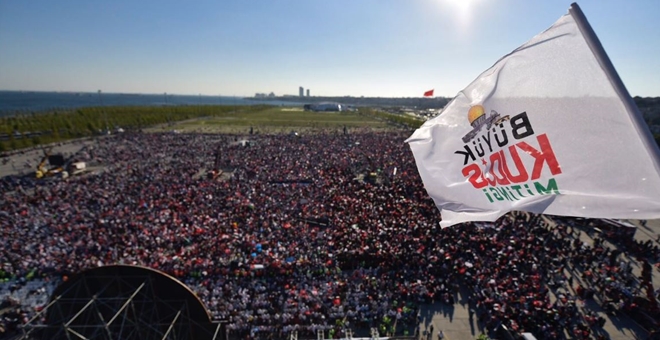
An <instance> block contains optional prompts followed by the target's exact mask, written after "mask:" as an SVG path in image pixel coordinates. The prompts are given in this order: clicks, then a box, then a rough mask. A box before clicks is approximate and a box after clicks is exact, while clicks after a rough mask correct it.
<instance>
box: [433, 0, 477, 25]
mask: <svg viewBox="0 0 660 340" xmlns="http://www.w3.org/2000/svg"><path fill="white" fill-rule="evenodd" d="M478 2H479V0H440V3H441V4H442V5H443V7H444V8H445V10H447V11H449V12H450V13H451V16H452V17H454V18H455V19H456V20H457V23H458V27H459V29H460V30H461V31H464V30H467V28H468V27H470V26H471V22H472V16H473V13H472V12H474V8H475V5H477V3H478Z"/></svg>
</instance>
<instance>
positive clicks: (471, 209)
mask: <svg viewBox="0 0 660 340" xmlns="http://www.w3.org/2000/svg"><path fill="white" fill-rule="evenodd" d="M407 142H408V143H409V144H410V147H411V149H412V151H413V154H414V156H415V162H416V163H417V168H418V170H419V173H420V175H421V177H422V180H423V182H424V186H425V187H426V190H427V191H428V193H429V195H430V196H431V197H432V198H433V200H434V201H435V204H436V205H437V206H438V208H439V209H440V211H441V215H442V222H441V225H442V226H450V225H453V224H456V223H461V222H466V221H494V220H496V219H497V218H499V217H500V216H502V215H504V214H505V213H507V212H509V211H512V210H520V211H528V212H534V213H547V214H554V215H564V216H581V217H590V218H631V219H651V218H660V161H659V156H658V155H659V152H658V148H657V145H656V144H655V142H654V141H653V138H652V136H651V134H650V132H649V130H648V127H647V126H646V124H645V123H644V121H643V119H642V117H641V114H640V113H639V110H638V109H637V107H636V106H635V104H634V102H633V101H632V98H630V95H629V94H628V91H627V90H626V89H625V86H624V85H623V83H622V82H621V79H620V78H619V76H618V75H617V73H616V71H615V70H614V67H613V66H612V64H611V62H610V60H609V58H608V57H607V55H606V54H605V51H604V50H603V48H602V46H601V45H600V42H599V41H598V38H597V37H596V35H595V34H594V32H593V30H592V29H591V27H590V26H589V24H588V22H587V21H586V18H585V17H584V15H583V14H582V11H581V10H580V8H579V7H578V6H577V5H576V4H573V5H572V6H571V8H570V10H569V13H568V14H566V15H564V16H562V17H561V18H560V19H559V20H558V21H557V22H555V24H554V25H552V26H551V27H550V28H549V29H547V30H546V31H544V32H542V33H540V34H538V35H537V36H535V37H533V38H532V39H531V40H530V41H528V42H527V43H525V44H524V45H522V46H520V47H519V48H517V49H516V50H514V51H513V52H511V53H510V54H508V55H506V56H504V57H502V58H501V59H500V60H499V61H497V62H496V63H495V65H493V66H492V67H491V68H490V69H488V70H486V71H485V72H483V73H482V74H481V75H480V76H479V77H478V78H477V79H476V80H475V81H473V82H472V83H471V84H470V85H468V86H467V87H466V88H465V89H464V90H463V91H461V92H460V93H459V94H458V95H457V96H456V97H455V98H454V99H453V100H452V101H451V102H450V103H449V104H447V106H446V107H445V108H444V109H443V111H442V113H441V114H440V115H438V116H437V117H435V118H433V119H431V120H429V121H427V122H426V123H424V124H423V125H422V126H421V127H420V128H419V129H418V130H417V131H415V132H414V133H413V135H412V136H411V137H410V138H409V139H408V140H407Z"/></svg>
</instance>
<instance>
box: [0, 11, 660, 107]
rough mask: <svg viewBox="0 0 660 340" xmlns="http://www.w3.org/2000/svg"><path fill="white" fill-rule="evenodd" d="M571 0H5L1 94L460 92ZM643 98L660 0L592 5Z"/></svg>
mask: <svg viewBox="0 0 660 340" xmlns="http://www.w3.org/2000/svg"><path fill="white" fill-rule="evenodd" d="M571 2H572V1H568V0H566V1H565V0H331V1H328V0H325V1H320V0H318V1H317V0H278V1H273V0H250V1H243V0H231V1H230V0H222V1H220V0H208V1H206V0H204V1H189V2H183V1H173V0H159V1H139V2H138V1H134V0H112V1H82V0H80V1H68V0H60V1H51V0H48V1H47V0H34V1H9V0H4V1H2V0H0V89H2V90H33V91H96V90H99V89H101V90H103V91H104V92H127V93H163V92H167V93H176V94H205V95H227V96H231V95H241V96H243V95H253V94H254V93H255V92H271V91H273V92H275V94H277V95H283V94H297V91H298V86H303V87H305V88H310V89H311V94H312V95H325V96H340V95H351V96H380V97H409V96H411V97H416V96H421V94H422V93H423V92H424V91H426V90H429V89H435V94H436V95H438V96H447V97H453V96H454V95H456V93H457V92H458V91H460V90H461V89H462V88H464V87H465V86H467V85H468V84H469V83H470V82H471V81H472V80H474V78H476V77H477V76H478V75H479V74H480V73H481V72H482V71H484V70H485V69H487V68H488V67H490V66H491V65H492V64H493V63H494V62H495V61H497V59H499V58H500V57H501V56H503V55H504V54H506V53H508V52H510V51H511V50H513V49H515V48H516V47H518V46H519V45H521V44H523V43H524V42H525V41H527V40H529V39H530V38H531V37H533V36H534V35H536V34H537V33H540V32H541V31H543V30H545V29H546V28H548V27H549V26H550V25H552V24H553V23H554V22H555V21H556V20H557V19H558V18H559V17H560V16H561V15H563V14H565V13H566V12H567V11H568V7H569V6H570V4H571ZM578 3H579V4H580V6H581V8H582V10H583V11H584V13H585V15H586V16H587V19H588V20H589V22H590V23H591V25H592V27H593V28H594V30H595V32H596V34H597V35H598V36H599V38H600V40H601V42H602V44H603V46H604V47H605V50H606V51H607V53H608V55H609V56H610V59H611V60H612V62H613V63H614V66H615V67H616V69H617V70H618V72H619V75H620V76H621V78H622V79H623V81H624V83H625V84H626V86H627V88H628V90H629V92H630V93H631V94H632V95H640V96H660V34H658V32H660V20H658V14H660V1H658V0H635V1H618V0H617V1H614V0H585V1H578Z"/></svg>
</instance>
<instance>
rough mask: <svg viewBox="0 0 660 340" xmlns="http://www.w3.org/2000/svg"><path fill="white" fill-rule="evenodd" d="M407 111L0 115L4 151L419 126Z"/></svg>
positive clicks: (145, 109) (257, 108) (114, 110)
mask: <svg viewBox="0 0 660 340" xmlns="http://www.w3.org/2000/svg"><path fill="white" fill-rule="evenodd" d="M421 123H422V121H421V120H416V119H414V118H411V117H406V116H403V115H394V114H389V113H385V112H380V111H378V110H373V109H369V108H361V109H360V110H359V111H344V112H311V111H303V110H302V108H295V107H273V106H266V105H254V106H222V105H208V106H112V107H86V108H78V109H61V110H57V111H51V112H41V113H30V114H24V115H17V116H10V117H0V152H6V151H10V150H16V149H23V148H28V147H34V146H38V145H43V144H49V143H55V142H62V141H66V140H71V139H77V138H84V137H91V136H98V135H102V134H104V133H105V130H106V129H109V130H111V131H114V130H116V129H118V128H122V129H124V130H125V131H135V130H142V131H146V132H163V131H172V130H178V131H180V132H184V133H185V132H199V133H236V134H241V133H247V132H249V131H250V128H252V129H253V130H254V132H255V133H288V132H291V131H341V130H342V129H343V128H344V127H346V128H348V129H351V130H353V129H358V128H359V129H377V130H382V129H394V128H397V127H398V128H417V127H418V126H419V125H420V124H421Z"/></svg>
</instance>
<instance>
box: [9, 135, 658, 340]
mask: <svg viewBox="0 0 660 340" xmlns="http://www.w3.org/2000/svg"><path fill="white" fill-rule="evenodd" d="M406 137H407V134H402V133H400V132H369V131H359V132H351V133H349V134H342V133H339V132H338V133H327V132H322V133H316V134H309V135H302V136H298V135H263V136H254V138H253V139H252V141H251V143H239V137H238V136H228V135H187V134H125V135H120V136H117V137H112V138H104V139H99V141H98V142H97V143H96V144H94V145H93V147H91V148H89V149H88V150H87V151H86V152H85V153H84V154H83V155H81V156H80V157H82V160H87V161H92V162H98V163H100V164H104V165H106V168H105V169H104V170H103V171H102V172H101V173H99V174H94V175H86V176H80V177H71V178H69V179H67V180H65V181H44V182H42V183H40V184H39V185H36V186H34V187H33V188H25V185H24V184H25V183H24V182H18V181H15V180H14V179H12V178H9V177H6V178H3V179H2V183H1V185H2V188H3V190H4V192H5V193H4V196H3V200H2V202H1V204H2V209H0V210H1V211H2V213H1V214H0V266H1V267H0V280H3V279H5V280H8V281H10V278H11V282H15V281H16V280H17V278H18V279H23V280H25V278H26V277H38V278H39V277H45V278H48V279H50V280H58V279H61V278H63V277H65V276H67V275H70V274H71V273H76V272H79V271H81V270H84V269H86V268H90V267H95V266H100V265H104V264H111V263H124V264H136V265H144V266H149V267H152V268H156V269H159V270H162V271H165V272H167V273H169V274H172V275H173V276H175V277H177V278H179V279H180V280H181V281H183V282H184V283H186V284H187V285H188V286H189V287H191V288H192V289H193V290H194V291H195V292H196V293H197V294H198V295H199V296H200V297H201V299H202V300H203V301H204V302H205V304H206V306H207V307H208V308H209V310H210V311H211V313H212V314H213V316H214V317H215V318H217V319H223V320H228V329H229V330H230V332H231V334H233V335H235V336H236V337H239V338H247V337H252V338H259V337H261V338H268V337H275V338H280V337H281V334H283V333H287V332H290V331H292V330H297V331H298V333H299V334H308V335H313V334H314V333H315V332H316V331H318V330H324V331H325V334H326V335H328V334H331V335H332V334H338V333H339V332H341V331H342V329H345V328H351V329H369V328H370V327H376V328H379V330H380V331H381V332H382V333H385V332H391V331H396V330H397V329H398V330H399V331H402V332H403V331H405V332H413V331H414V329H415V327H416V326H417V325H418V324H419V320H418V314H417V312H418V309H419V306H420V305H421V304H424V303H430V302H434V301H442V302H443V303H446V304H453V303H456V299H458V298H459V296H463V297H465V296H469V302H468V303H469V304H470V306H471V307H472V308H473V310H474V313H475V315H476V317H477V319H478V320H479V321H480V324H481V325H483V326H484V327H485V329H486V330H488V331H494V330H495V329H497V328H498V327H499V326H500V325H505V326H506V327H507V328H509V329H511V330H512V331H513V332H523V331H528V332H533V333H534V334H535V335H536V336H537V337H538V338H540V339H555V338H562V337H563V336H564V334H566V332H568V334H572V336H574V337H576V338H580V339H588V338H591V337H592V336H593V337H595V336H596V335H595V334H593V332H592V328H593V327H597V326H598V325H601V326H602V322H603V320H604V319H599V317H598V316H597V315H595V314H592V313H589V312H588V311H587V312H585V310H584V308H583V306H582V305H580V303H579V301H581V300H584V299H588V298H590V297H591V296H593V295H594V294H597V295H598V296H600V297H602V298H603V299H602V300H603V301H605V300H607V302H608V303H610V304H611V306H612V307H613V308H614V309H615V310H627V309H631V308H635V307H636V306H635V301H634V299H633V297H634V296H636V295H638V294H640V293H641V290H642V288H644V286H643V284H640V282H639V280H638V279H637V278H635V277H634V275H632V274H631V269H630V268H631V266H630V264H629V263H628V262H626V261H621V257H620V256H619V254H618V253H616V252H615V251H613V250H611V249H609V248H608V247H607V246H604V245H603V243H602V242H601V243H598V242H597V243H595V244H585V243H583V242H581V241H579V239H578V238H575V237H574V235H575V234H577V230H574V229H573V228H572V227H568V226H565V225H561V224H560V225H559V226H555V225H550V224H548V223H546V222H545V221H544V220H543V219H540V218H538V217H532V218H531V219H530V218H529V216H528V215H510V216H507V217H505V218H502V219H501V220H500V221H498V222H497V223H494V224H466V225H463V226H461V227H456V228H447V229H441V228H440V227H439V221H440V215H439V213H438V211H437V209H436V208H435V206H434V204H433V201H432V200H431V199H430V198H429V197H428V195H427V194H426V192H425V190H424V188H423V185H422V183H421V180H420V178H419V175H418V173H417V170H416V168H415V163H414V160H413V158H412V154H411V152H410V151H409V148H408V146H407V145H406V144H405V143H403V141H404V139H405V138H406ZM216 167H218V168H220V169H222V171H224V174H223V175H221V176H219V177H218V178H211V177H210V176H207V175H206V173H205V170H210V169H213V168H216ZM19 183H23V184H19ZM656 251H657V248H656ZM648 260H649V261H653V262H655V261H656V260H657V258H652V259H648ZM569 270H579V271H580V272H589V273H590V275H588V276H584V278H583V280H580V282H571V281H572V279H569V277H570V275H568V276H567V275H566V273H568V272H569ZM574 287H575V288H576V290H577V291H578V293H573V288H574ZM459 292H460V293H462V294H458V293H459ZM25 313H30V311H29V309H28V310H27V311H26V312H25ZM592 326H593V327H592Z"/></svg>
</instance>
